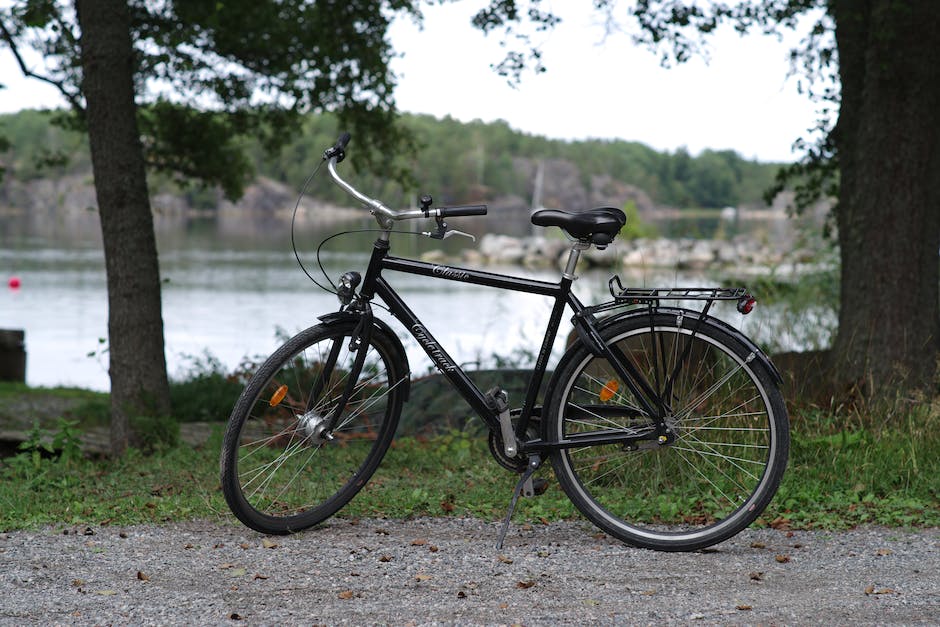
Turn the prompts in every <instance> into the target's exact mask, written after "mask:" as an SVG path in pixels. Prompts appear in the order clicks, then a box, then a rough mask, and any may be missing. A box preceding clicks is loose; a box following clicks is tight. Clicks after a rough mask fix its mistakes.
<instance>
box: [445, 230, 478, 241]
mask: <svg viewBox="0 0 940 627" xmlns="http://www.w3.org/2000/svg"><path fill="white" fill-rule="evenodd" d="M451 235H461V236H463V237H469V238H470V240H471V241H473V242H476V241H477V238H476V237H474V236H473V235H470V234H469V233H464V232H463V231H458V230H457V229H451V230H449V231H447V232H446V233H444V237H443V239H447V238H448V237H450V236H451Z"/></svg>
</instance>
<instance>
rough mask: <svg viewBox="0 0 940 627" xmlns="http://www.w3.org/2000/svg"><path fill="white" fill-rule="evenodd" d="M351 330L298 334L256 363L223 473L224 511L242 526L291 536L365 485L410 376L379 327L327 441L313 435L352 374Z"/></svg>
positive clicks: (341, 325)
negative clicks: (226, 506) (228, 510)
mask: <svg viewBox="0 0 940 627" xmlns="http://www.w3.org/2000/svg"><path fill="white" fill-rule="evenodd" d="M356 325H357V322H356V321H355V320H341V321H334V322H329V323H326V324H320V325H317V326H314V327H310V328H308V329H306V330H304V331H301V332H300V333H298V334H297V335H296V336H294V337H292V338H291V339H289V340H288V341H287V342H286V343H285V344H284V345H283V346H281V347H280V348H279V349H278V350H277V351H275V352H274V353H273V354H272V355H271V356H270V357H269V358H268V359H267V360H266V361H265V362H264V363H263V364H262V365H261V366H260V368H259V369H258V371H257V373H256V374H255V375H254V376H253V377H252V378H251V379H250V381H249V382H248V384H247V385H246V386H245V389H244V390H243V392H242V394H241V396H240V397H239V399H238V401H237V402H236V404H235V407H234V409H233V410H232V415H231V417H230V418H229V422H228V426H227V428H226V431H225V435H224V438H223V443H222V453H221V458H220V472H221V480H222V492H223V494H224V495H225V500H226V502H227V503H228V505H229V508H230V509H231V510H232V513H234V514H235V516H236V517H237V518H238V519H239V520H240V521H241V522H243V523H244V524H245V525H247V526H248V527H250V528H252V529H255V530H257V531H260V532H262V533H267V534H288V533H293V532H296V531H301V530H303V529H307V528H309V527H312V526H313V525H316V524H318V523H320V522H322V521H324V520H326V519H327V518H329V517H330V516H332V515H333V514H335V513H336V512H337V511H339V510H340V509H341V508H342V507H343V506H344V505H346V504H347V503H348V502H349V501H350V500H351V499H352V498H353V497H354V496H355V495H356V494H357V493H358V492H359V491H360V490H361V489H362V488H363V487H364V486H365V484H366V483H367V482H368V481H369V479H370V478H371V477H372V475H373V473H374V472H375V470H376V469H377V468H378V466H379V463H380V462H381V461H382V458H383V457H384V456H385V453H386V451H387V450H388V447H389V444H390V443H391V441H392V437H393V436H394V434H395V429H396V427H397V425H398V420H399V418H400V416H401V408H402V403H403V401H404V398H405V395H406V390H407V380H408V376H409V373H408V369H407V361H406V358H405V357H404V356H403V355H401V353H400V349H399V348H397V347H398V346H400V344H397V343H396V342H394V341H392V340H391V339H390V338H388V337H387V336H386V335H385V333H384V332H383V331H381V329H379V328H378V327H375V328H374V329H373V331H372V334H371V339H370V340H369V344H368V346H367V347H366V346H365V344H364V343H363V345H362V348H360V349H358V350H367V351H368V352H367V353H366V354H365V361H364V363H363V367H362V368H361V369H360V372H358V373H355V376H356V377H357V378H356V383H355V385H354V387H353V394H352V396H351V397H350V399H349V401H348V403H346V405H345V407H344V411H343V414H342V417H341V418H340V421H339V422H338V423H337V426H336V428H335V429H334V430H333V431H332V434H331V435H332V438H331V439H326V438H325V437H323V436H322V435H320V434H318V432H317V429H318V427H319V428H322V426H323V424H324V419H325V417H327V416H329V415H330V412H331V411H333V410H335V409H336V405H337V404H338V402H339V401H340V400H341V396H342V393H343V390H344V389H345V386H346V382H347V380H348V379H349V376H350V374H351V370H353V369H354V367H353V359H354V357H355V355H356V353H357V352H358V351H353V350H351V349H350V341H351V336H352V334H353V332H354V330H355V328H356ZM334 348H335V351H336V354H335V359H334V360H333V366H332V367H330V351H331V349H334ZM318 390H319V393H317V391H318ZM313 396H315V398H313Z"/></svg>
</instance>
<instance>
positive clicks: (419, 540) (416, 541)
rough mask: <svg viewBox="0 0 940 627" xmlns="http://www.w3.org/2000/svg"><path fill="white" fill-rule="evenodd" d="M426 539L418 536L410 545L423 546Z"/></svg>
mask: <svg viewBox="0 0 940 627" xmlns="http://www.w3.org/2000/svg"><path fill="white" fill-rule="evenodd" d="M427 543H428V541H427V540H426V539H424V538H418V539H417V540H412V541H411V546H424V545H425V544H427Z"/></svg>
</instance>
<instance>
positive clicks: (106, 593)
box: [95, 590, 117, 597]
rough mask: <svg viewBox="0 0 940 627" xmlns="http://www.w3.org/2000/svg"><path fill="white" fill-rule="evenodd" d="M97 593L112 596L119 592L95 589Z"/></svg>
mask: <svg viewBox="0 0 940 627" xmlns="http://www.w3.org/2000/svg"><path fill="white" fill-rule="evenodd" d="M95 594H100V595H102V596H106V597H110V596H114V595H115V594H117V590H95Z"/></svg>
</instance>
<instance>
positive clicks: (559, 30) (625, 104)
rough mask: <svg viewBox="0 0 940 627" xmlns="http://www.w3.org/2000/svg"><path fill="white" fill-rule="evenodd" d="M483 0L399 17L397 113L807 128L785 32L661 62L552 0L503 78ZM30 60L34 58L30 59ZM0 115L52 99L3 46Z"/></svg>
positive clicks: (575, 135) (767, 131) (746, 149)
mask: <svg viewBox="0 0 940 627" xmlns="http://www.w3.org/2000/svg"><path fill="white" fill-rule="evenodd" d="M485 4H487V2H486V0H463V1H461V2H457V3H454V4H448V5H445V6H428V7H426V8H425V10H424V14H425V19H424V23H423V27H421V28H419V27H418V26H417V25H415V24H414V23H413V22H412V21H411V20H410V19H408V18H402V19H398V20H396V22H395V23H394V24H393V26H392V29H391V32H390V38H391V41H392V43H393V47H394V48H395V49H396V50H397V51H398V52H399V56H398V57H397V58H395V59H394V60H393V62H392V68H393V70H394V71H395V73H396V74H398V76H399V79H398V87H397V89H396V94H395V97H396V101H397V104H398V107H399V109H400V110H402V111H405V112H411V113H427V114H431V115H434V116H436V117H444V116H446V115H449V116H451V117H453V118H456V119H459V120H462V121H471V120H476V119H479V120H483V121H487V122H489V121H494V120H504V121H506V122H507V123H508V124H509V125H510V126H511V127H512V128H514V129H516V130H519V131H523V132H526V133H530V134H537V135H544V136H547V137H551V138H557V139H567V140H579V139H589V138H597V139H622V140H627V141H638V142H641V143H644V144H647V145H649V146H651V147H653V148H655V149H657V150H668V151H671V152H672V151H675V150H677V149H679V148H686V149H687V150H689V151H690V152H691V153H692V154H698V153H699V152H701V151H702V150H704V149H714V150H725V149H731V150H735V151H737V152H738V153H740V154H741V155H742V156H743V157H745V158H747V159H757V160H760V161H792V160H794V159H796V158H797V157H798V156H799V153H795V152H793V151H792V145H793V142H794V141H795V140H796V139H798V138H799V137H802V136H807V132H808V131H809V129H810V128H812V127H813V126H814V125H815V120H816V117H817V116H816V107H815V105H814V104H813V103H812V102H811V101H810V100H809V99H808V98H807V97H806V96H805V95H801V94H799V93H798V91H797V81H798V79H797V78H796V77H791V78H787V70H788V59H787V56H788V52H789V49H790V46H791V44H793V43H795V42H796V41H798V39H799V37H798V36H796V35H794V36H791V37H790V38H789V39H788V40H787V41H783V42H781V41H778V40H777V38H775V37H772V36H764V35H759V34H755V35H747V36H744V37H741V36H739V35H738V34H737V33H735V32H733V31H731V30H730V29H728V30H725V31H719V32H718V33H717V34H716V35H715V36H714V38H713V39H712V40H711V44H710V48H709V55H710V59H709V61H708V62H707V63H706V62H705V61H704V60H703V59H701V58H695V59H693V60H691V61H690V62H688V63H685V64H683V65H679V66H676V67H672V68H668V69H667V68H662V67H661V66H660V65H659V59H658V57H657V56H656V55H655V54H654V53H653V52H650V51H649V50H647V49H645V48H642V47H638V46H636V45H634V44H633V43H632V41H631V39H630V37H629V35H627V34H624V33H616V34H612V35H610V36H609V37H606V38H605V32H604V29H603V27H602V26H600V25H599V24H597V23H596V20H597V15H596V14H595V13H593V12H592V11H585V10H584V9H583V8H582V9H581V10H580V11H578V10H577V9H575V8H572V7H573V6H580V7H585V6H586V5H587V3H586V2H583V3H578V5H575V4H574V3H572V2H565V3H562V2H560V0H555V1H554V2H546V3H545V4H546V6H547V7H548V8H551V9H552V10H554V11H556V12H557V13H558V14H559V15H560V16H561V17H562V22H561V24H559V25H558V26H557V27H556V28H555V29H554V30H553V31H551V32H549V33H546V34H541V35H539V37H540V39H539V40H538V41H539V42H540V43H541V47H542V54H543V56H542V61H543V64H544V65H545V66H546V67H547V71H546V72H544V73H542V74H538V75H536V74H534V73H528V74H526V75H525V76H524V78H523V80H522V82H521V84H519V85H518V86H516V87H511V86H509V85H508V84H507V81H506V79H505V78H503V77H500V76H498V75H497V74H496V73H495V72H494V71H493V70H492V69H491V68H490V65H491V64H495V63H498V62H499V61H500V60H501V59H502V58H503V54H504V51H505V50H504V48H502V47H500V37H499V36H498V35H496V34H491V35H489V36H485V35H484V34H483V33H481V32H480V31H478V30H476V29H474V28H472V27H471V25H470V19H471V17H472V15H473V14H474V13H475V12H476V11H477V10H478V9H479V8H480V7H481V6H483V5H485ZM30 63H32V64H34V68H36V69H41V68H42V60H41V59H40V58H33V59H31V60H30ZM0 84H4V85H6V86H7V88H6V89H0V113H6V112H12V111H17V110H19V109H21V108H30V107H49V106H62V105H63V100H62V99H61V97H60V96H59V95H58V94H57V92H55V90H54V89H53V88H51V87H49V86H47V85H44V84H43V83H41V82H39V81H36V80H25V79H23V78H22V76H21V74H20V71H19V68H18V67H17V65H16V63H15V61H14V60H13V56H12V54H11V53H10V52H9V50H7V49H5V48H4V49H0Z"/></svg>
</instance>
